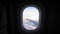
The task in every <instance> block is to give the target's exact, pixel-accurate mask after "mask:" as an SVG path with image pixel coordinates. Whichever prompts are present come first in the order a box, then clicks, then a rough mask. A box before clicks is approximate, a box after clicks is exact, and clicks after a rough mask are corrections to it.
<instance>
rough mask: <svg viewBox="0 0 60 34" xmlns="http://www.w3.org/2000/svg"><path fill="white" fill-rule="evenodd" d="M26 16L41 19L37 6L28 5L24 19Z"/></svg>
mask: <svg viewBox="0 0 60 34" xmlns="http://www.w3.org/2000/svg"><path fill="white" fill-rule="evenodd" d="M26 18H28V19H31V20H34V21H39V11H38V9H37V8H35V7H27V8H25V9H24V11H23V20H25V19H26Z"/></svg>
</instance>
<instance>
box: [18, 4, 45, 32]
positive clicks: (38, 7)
mask: <svg viewBox="0 0 60 34" xmlns="http://www.w3.org/2000/svg"><path fill="white" fill-rule="evenodd" d="M29 6H33V7H36V8H37V9H38V10H39V14H40V11H41V26H40V27H38V28H36V29H35V30H26V29H25V28H24V27H22V26H23V25H22V23H23V21H22V19H21V20H20V18H22V14H23V10H24V9H25V8H26V7H29ZM20 11H21V12H20ZM42 12H43V13H44V14H45V12H44V8H43V7H42V6H41V5H40V6H38V5H35V4H30V5H24V6H23V7H22V8H19V9H18V14H17V16H18V17H17V20H18V29H19V30H21V31H24V32H37V31H38V30H39V29H40V31H42V29H43V27H44V24H43V23H42V20H43V22H44V18H43V17H45V15H44V14H43V16H42ZM39 17H40V15H39ZM42 18H43V19H42ZM20 21H21V23H20ZM39 23H40V18H39ZM19 25H20V26H19Z"/></svg>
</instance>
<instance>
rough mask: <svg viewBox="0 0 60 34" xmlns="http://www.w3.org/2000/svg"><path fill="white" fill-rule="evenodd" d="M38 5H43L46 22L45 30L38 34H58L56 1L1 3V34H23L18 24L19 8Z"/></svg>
mask: <svg viewBox="0 0 60 34" xmlns="http://www.w3.org/2000/svg"><path fill="white" fill-rule="evenodd" d="M31 3H34V4H35V3H36V4H38V5H40V4H41V5H43V7H44V9H45V22H44V28H43V30H42V32H40V30H39V31H38V32H37V34H43V33H48V34H49V32H51V33H52V32H53V33H55V32H56V23H55V22H56V19H55V18H56V17H55V10H56V1H55V0H36V1H35V0H30V1H29V0H27V1H25V0H14V1H13V0H6V2H4V1H0V34H23V33H25V32H23V31H22V30H21V29H20V30H21V31H19V30H18V27H17V26H18V24H17V11H18V8H19V7H20V10H21V8H22V7H23V6H24V5H25V4H31ZM20 20H21V19H20Z"/></svg>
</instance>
